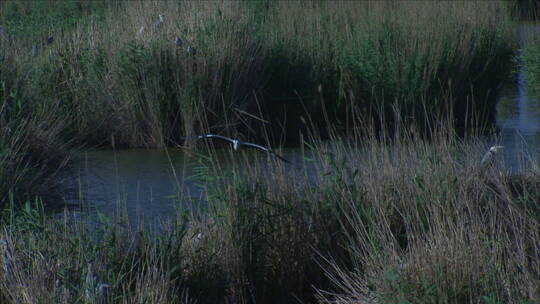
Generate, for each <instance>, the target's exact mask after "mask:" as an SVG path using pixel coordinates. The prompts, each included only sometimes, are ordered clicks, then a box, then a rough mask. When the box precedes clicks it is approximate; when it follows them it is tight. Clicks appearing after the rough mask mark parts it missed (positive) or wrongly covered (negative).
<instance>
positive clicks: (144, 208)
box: [66, 24, 540, 222]
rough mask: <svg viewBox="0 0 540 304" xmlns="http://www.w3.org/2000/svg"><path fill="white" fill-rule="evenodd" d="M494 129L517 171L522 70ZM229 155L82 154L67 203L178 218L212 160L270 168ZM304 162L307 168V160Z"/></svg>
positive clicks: (526, 142) (533, 111)
mask: <svg viewBox="0 0 540 304" xmlns="http://www.w3.org/2000/svg"><path fill="white" fill-rule="evenodd" d="M518 32H519V39H520V43H521V44H522V45H524V44H526V43H527V42H528V41H530V39H537V38H538V37H537V36H538V34H539V33H540V26H538V25H537V24H522V25H520V26H519V28H518ZM497 126H498V127H499V129H500V133H499V135H498V136H497V138H496V139H489V140H487V142H486V145H487V146H489V145H493V144H500V145H503V146H505V149H504V150H503V157H504V166H505V167H506V169H507V171H510V172H516V171H518V170H519V168H520V166H521V164H522V162H523V158H524V157H528V156H533V157H534V156H537V155H538V149H539V148H540V103H539V99H538V98H537V97H535V96H532V95H531V94H530V93H529V91H528V88H527V79H526V74H525V71H524V70H523V68H519V70H518V71H517V81H516V83H514V84H510V85H507V86H506V87H504V88H503V89H502V94H501V97H500V100H499V102H498V105H497ZM203 146H204V145H203ZM202 150H205V149H196V150H195V151H198V153H204V152H203V151H202ZM231 152H232V151H231V150H230V149H228V148H225V149H221V151H218V152H217V153H218V154H216V155H213V156H204V155H201V154H199V155H194V154H193V153H186V152H185V151H182V150H178V149H170V150H168V151H163V150H138V149H133V150H123V151H110V150H109V151H103V150H101V151H91V152H85V153H84V154H83V155H82V159H83V161H82V162H81V166H80V169H79V172H80V173H79V180H80V182H79V183H80V185H79V188H80V191H78V192H77V193H76V194H75V195H73V196H72V197H71V198H67V199H66V200H67V201H71V202H78V203H80V202H81V201H83V202H84V203H83V205H84V206H85V210H86V211H87V212H88V213H90V214H96V213H103V214H105V215H113V214H117V213H118V212H119V211H122V212H125V213H127V215H128V216H129V218H130V220H131V221H132V222H134V221H138V220H139V219H140V218H144V220H145V222H156V221H158V220H162V219H170V218H173V217H175V216H178V214H179V208H180V209H181V208H189V209H191V208H198V207H199V206H200V204H204V197H203V196H202V193H204V187H205V185H204V183H205V182H204V179H205V177H204V172H205V167H206V166H211V161H212V160H214V161H217V162H219V164H220V165H221V166H223V169H225V170H226V169H227V168H228V167H230V166H233V165H236V166H239V168H240V169H241V166H243V165H247V164H250V159H251V160H252V161H253V162H255V159H257V161H258V162H259V165H261V166H270V165H272V162H271V161H269V160H268V159H267V158H265V157H260V155H259V157H257V158H256V157H255V156H256V155H255V154H256V153H257V151H255V152H254V153H250V154H248V155H246V154H244V153H242V154H237V153H231ZM282 152H283V155H284V156H285V157H286V158H288V159H290V160H292V162H293V163H294V164H295V165H285V166H289V167H286V168H287V169H290V171H294V170H297V169H296V168H295V167H297V166H299V165H300V164H302V163H303V161H304V159H306V156H305V155H303V152H302V151H301V150H300V149H286V150H284V151H282ZM260 153H263V152H260ZM246 158H247V160H246ZM237 159H238V160H237ZM307 159H309V156H308V157H307ZM240 160H241V161H242V162H240ZM307 164H308V166H309V161H308V162H307ZM240 171H242V170H240ZM201 174H202V175H201ZM206 178H208V177H206ZM198 205H199V206H198Z"/></svg>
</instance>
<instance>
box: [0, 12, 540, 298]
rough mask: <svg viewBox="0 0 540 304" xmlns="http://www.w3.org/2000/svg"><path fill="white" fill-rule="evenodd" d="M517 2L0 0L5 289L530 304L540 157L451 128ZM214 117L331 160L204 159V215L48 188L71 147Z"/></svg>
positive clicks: (466, 118) (534, 289)
mask: <svg viewBox="0 0 540 304" xmlns="http://www.w3.org/2000/svg"><path fill="white" fill-rule="evenodd" d="M160 14H164V19H163V22H158V20H159V19H158V15H160ZM510 17H511V16H510V9H509V5H508V3H507V2H502V1H501V2H499V1H479V2H471V1H463V2H420V1H410V2H404V1H384V2H383V1H333V2H325V1H309V2H307V1H302V2H298V1H291V2H286V1H258V2H254V1H234V2H233V1H216V2H210V1H198V2H195V1H182V2H176V1H175V2H173V1H160V2H154V1H127V2H116V1H112V2H94V1H69V2H68V1H66V2H56V1H47V2H45V1H43V2H30V1H3V2H1V3H0V26H2V28H1V30H0V64H1V66H0V191H1V193H2V194H3V196H2V197H1V198H0V205H3V206H7V208H5V209H6V211H5V213H4V215H3V217H2V228H3V229H2V231H1V232H0V240H1V241H2V242H1V244H0V248H1V249H2V261H1V262H2V264H1V267H0V302H12V303H62V302H63V303H74V302H81V303H100V302H103V301H105V300H107V301H108V302H110V303H117V302H119V303H120V302H121V303H133V302H138V303H139V302H140V303H195V302H196V303H284V302H295V301H300V302H319V303H359V302H360V303H463V302H470V303H534V302H537V301H538V299H539V298H540V290H539V286H540V236H539V233H540V229H539V228H540V227H539V226H538V221H539V217H540V210H539V208H538V206H537V202H538V199H539V196H540V189H538V185H539V181H538V176H539V175H538V173H539V172H537V169H534V168H538V165H537V164H536V163H535V162H532V163H531V164H525V165H526V167H528V168H531V169H530V170H529V171H526V172H524V173H523V174H521V175H519V176H512V177H509V176H505V175H504V174H501V172H500V171H499V170H498V167H497V166H496V165H495V166H494V167H484V168H480V167H479V166H478V165H477V164H478V162H479V158H480V156H481V155H482V154H483V152H484V151H485V149H486V147H484V146H481V145H480V144H478V143H475V142H470V141H469V140H468V139H467V137H465V139H464V138H462V137H461V138H460V137H458V136H457V135H456V133H457V132H459V133H461V131H463V130H464V129H465V128H471V129H473V130H478V128H480V127H482V126H484V125H485V124H486V123H487V124H489V121H490V120H491V119H492V118H493V115H494V113H493V108H494V102H495V97H496V91H495V90H494V88H497V87H498V86H499V85H500V84H501V82H502V81H503V80H504V79H505V77H506V76H507V74H508V72H509V67H510V64H511V59H512V56H513V54H514V52H515V49H516V45H515V40H514V37H513V24H512V22H511V19H510ZM176 37H179V38H180V40H178V39H176ZM51 38H52V39H51ZM188 48H189V52H188ZM531 54H532V53H531ZM207 131H211V132H216V133H220V134H225V135H235V136H238V137H240V138H243V139H247V138H258V139H264V140H268V141H272V140H276V139H280V138H283V137H285V141H287V142H297V143H298V142H299V143H300V145H301V147H303V148H306V149H307V148H309V149H312V150H313V151H314V152H313V153H314V155H315V158H316V159H317V161H316V162H315V163H317V164H319V166H318V167H317V168H315V169H312V168H310V169H308V168H307V166H305V164H304V163H302V164H298V165H300V166H301V168H298V170H296V169H294V170H291V168H289V167H284V166H282V164H276V166H275V169H272V170H270V171H268V168H267V166H266V165H265V164H267V161H268V160H267V159H261V162H260V163H254V162H250V163H249V164H248V163H247V160H246V164H242V163H239V164H238V166H239V167H238V168H234V169H231V170H223V169H220V166H219V164H217V163H216V164H214V163H209V164H207V165H205V166H202V167H201V168H200V176H198V178H201V179H206V180H207V181H208V183H206V187H207V188H206V189H205V191H204V193H205V198H206V200H207V202H206V203H207V204H208V208H207V210H204V212H203V214H192V213H189V212H187V211H186V212H179V215H178V218H177V220H176V221H174V222H173V223H170V224H169V225H167V226H166V227H163V231H161V232H160V233H159V234H156V233H152V232H149V231H146V230H144V231H134V230H133V229H131V228H130V227H129V224H128V223H127V222H124V221H125V218H124V219H123V218H122V217H120V218H118V219H116V218H115V219H106V218H103V219H102V222H100V223H99V224H98V225H94V224H95V223H94V224H93V223H92V222H86V221H80V220H79V219H78V218H77V217H71V215H69V214H66V216H65V217H64V218H62V219H61V220H59V219H57V218H56V219H55V218H51V217H49V216H47V215H46V214H45V213H44V212H43V210H42V207H41V204H40V201H39V199H36V197H42V196H43V195H44V194H45V193H47V194H48V193H50V192H51V189H53V188H54V185H55V183H56V182H57V181H59V180H60V179H61V178H62V177H63V176H65V174H66V172H65V168H66V167H68V164H69V162H70V159H71V158H72V157H73V155H74V151H75V150H76V149H81V148H84V147H87V146H94V147H95V146H99V147H114V148H115V147H160V148H163V147H166V146H171V145H176V144H181V143H182V139H183V138H184V136H189V135H193V134H197V133H199V132H207ZM425 135H428V136H425ZM323 138H330V139H331V140H330V141H322V139H323ZM303 139H309V144H308V143H307V142H304V141H303ZM359 151H368V152H369V153H359ZM242 165H243V166H242ZM240 166H241V167H240ZM308 171H309V172H308ZM34 201H36V203H33V202H34ZM25 202H26V203H25ZM30 202H32V203H30ZM18 205H19V206H18Z"/></svg>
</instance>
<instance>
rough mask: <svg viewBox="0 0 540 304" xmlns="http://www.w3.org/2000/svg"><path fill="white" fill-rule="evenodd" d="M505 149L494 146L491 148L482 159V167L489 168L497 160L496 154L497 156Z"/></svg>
mask: <svg viewBox="0 0 540 304" xmlns="http://www.w3.org/2000/svg"><path fill="white" fill-rule="evenodd" d="M502 148H504V147H503V146H493V147H491V148H489V150H488V151H487V152H486V154H485V155H484V157H482V160H481V161H480V165H482V166H484V167H486V166H489V165H491V164H492V163H493V160H494V159H495V154H497V152H498V151H499V150H500V149H502Z"/></svg>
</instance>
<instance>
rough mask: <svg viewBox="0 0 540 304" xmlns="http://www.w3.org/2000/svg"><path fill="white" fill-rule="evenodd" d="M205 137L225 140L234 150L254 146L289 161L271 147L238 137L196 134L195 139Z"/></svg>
mask: <svg viewBox="0 0 540 304" xmlns="http://www.w3.org/2000/svg"><path fill="white" fill-rule="evenodd" d="M205 138H215V139H219V140H223V141H226V142H228V143H230V144H232V145H233V149H234V151H238V150H239V149H240V148H241V147H242V146H246V147H251V148H255V149H259V150H262V151H265V152H268V153H270V154H272V155H273V156H275V157H277V158H279V159H280V160H282V161H284V162H286V163H288V162H289V161H288V160H287V159H285V158H284V157H282V156H280V155H278V154H276V153H275V152H274V151H272V150H271V149H269V148H266V147H263V146H260V145H257V144H254V143H250V142H244V141H240V140H238V139H233V138H229V137H225V136H221V135H214V134H206V135H199V136H197V139H205Z"/></svg>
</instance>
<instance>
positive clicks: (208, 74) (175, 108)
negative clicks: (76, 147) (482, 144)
mask: <svg viewBox="0 0 540 304" xmlns="http://www.w3.org/2000/svg"><path fill="white" fill-rule="evenodd" d="M5 5H7V4H5ZM18 5H19V6H23V7H24V3H23V2H20V3H19V4H18ZM79 6H80V5H79ZM80 9H81V10H82V11H83V12H84V11H86V10H89V11H94V10H95V11H96V13H94V14H84V13H82V15H81V16H80V18H77V19H76V21H69V20H68V21H66V24H65V25H61V24H60V25H58V24H57V23H49V22H48V21H47V20H56V19H58V18H55V17H54V16H55V15H54V14H53V12H57V11H59V12H62V11H63V10H60V9H58V10H54V9H52V11H51V14H52V15H51V16H50V18H48V19H47V18H44V19H43V20H42V19H39V20H41V22H40V25H42V27H44V28H48V29H49V32H50V34H51V35H53V36H54V37H55V42H54V43H53V44H51V45H48V46H46V47H44V48H43V49H42V50H41V51H40V52H39V53H38V54H37V55H34V56H33V55H32V51H31V47H30V45H31V44H32V43H34V42H33V41H31V40H32V39H34V38H33V37H30V36H28V37H26V36H17V35H14V36H13V37H12V36H9V38H5V39H2V41H4V46H5V49H6V50H5V51H4V52H5V53H6V54H5V57H9V58H13V60H14V63H15V66H16V67H17V68H18V69H19V70H20V71H21V72H20V73H21V74H19V76H18V77H17V78H20V77H22V75H32V77H30V79H29V80H30V82H31V83H32V85H30V86H29V87H28V88H25V90H28V91H30V92H28V93H29V94H30V96H33V97H32V98H31V99H32V100H33V101H32V102H33V103H37V104H43V105H44V106H46V105H47V104H48V103H50V102H52V101H55V100H60V101H61V102H62V105H63V110H64V111H63V115H66V116H68V117H70V118H73V119H74V124H73V125H72V126H71V130H70V131H71V133H72V134H74V135H76V136H77V137H78V138H79V139H80V140H81V141H82V142H84V143H89V144H98V145H110V144H111V142H112V138H113V137H114V139H115V140H114V141H115V144H117V145H118V146H127V147H135V146H143V147H163V146H164V145H168V144H171V143H174V142H179V141H180V139H181V137H182V136H186V135H187V136H189V135H192V134H194V133H198V132H202V131H212V132H222V133H229V134H234V133H242V134H243V136H245V137H251V138H259V139H261V138H263V139H264V137H262V136H261V130H262V129H267V130H269V129H270V130H271V131H272V132H270V135H271V136H272V138H274V139H275V138H280V136H281V133H283V132H285V134H286V135H287V136H286V139H287V140H288V141H298V139H299V135H298V129H299V128H300V129H301V128H303V126H302V124H301V121H300V116H306V115H307V114H309V115H310V116H312V117H313V118H314V120H315V121H319V120H320V118H322V116H323V111H326V112H327V113H328V114H329V115H330V117H331V118H332V119H331V121H332V123H333V124H337V125H344V126H346V125H347V121H348V119H349V118H350V117H348V116H350V115H351V114H350V113H351V112H352V111H353V109H355V108H358V109H361V113H362V114H370V115H375V116H378V114H377V113H375V114H374V113H372V112H373V111H371V110H372V109H374V108H383V109H385V110H386V111H391V106H392V105H393V104H395V103H397V104H398V105H399V107H400V109H401V110H402V111H403V112H404V113H403V114H404V115H403V116H404V117H406V116H408V115H412V116H414V117H415V119H416V120H418V121H426V120H430V117H429V115H426V113H431V112H433V111H437V112H444V111H447V110H448V109H450V108H452V109H455V115H456V118H457V119H459V120H460V121H461V122H462V124H465V121H468V120H469V119H470V118H471V117H472V116H471V117H468V116H467V115H469V114H470V113H474V114H475V115H477V116H478V117H479V119H477V122H481V121H484V120H485V118H489V117H490V114H491V113H493V111H492V106H493V104H492V100H493V99H492V98H490V97H493V95H494V92H493V88H495V87H497V85H498V84H499V83H500V82H501V81H502V79H504V77H505V75H506V72H507V70H508V64H509V62H510V57H511V55H512V53H513V48H514V42H513V37H512V31H511V27H512V23H511V21H510V19H509V18H510V12H509V9H508V8H507V5H506V4H504V3H503V2H460V3H446V2H437V3H431V2H425V3H424V2H412V3H400V2H380V1H371V2H370V1H367V2H348V1H340V2H337V3H335V5H334V3H332V5H330V4H329V3H325V2H319V1H310V2H307V3H305V4H302V5H300V4H299V3H297V2H276V3H272V2H264V1H263V2H258V3H249V2H228V1H217V2H180V3H176V2H168V1H159V2H149V1H140V2H129V3H123V4H121V5H120V4H118V3H117V4H111V5H110V6H105V7H104V8H102V7H98V8H95V9H94V10H92V8H84V7H80ZM67 11H70V9H69V8H68V9H67ZM9 12H10V10H7V9H6V13H4V14H3V16H2V19H3V20H5V22H6V23H5V24H6V27H7V28H8V29H10V28H11V26H12V25H11V23H10V22H11V21H12V20H14V19H16V18H15V17H14V16H11V15H10V13H9ZM448 12H452V13H448ZM161 13H164V14H165V21H164V23H163V25H162V26H161V27H160V28H159V30H157V29H154V28H153V24H154V22H156V20H157V16H158V15H159V14H161ZM75 15H77V14H75ZM39 20H38V21H39ZM70 20H71V19H70ZM300 20H302V22H300ZM8 21H9V22H8ZM36 22H37V21H36ZM55 22H59V21H55ZM36 26H37V25H36ZM141 27H142V28H143V30H142V31H141V32H139V31H140V29H141ZM23 28H26V29H27V31H28V29H29V28H32V26H31V25H26V24H25V25H24V27H23ZM15 29H17V28H15ZM175 36H179V37H181V39H182V40H183V45H182V46H181V47H176V46H175V45H174V43H173V41H174V37H175ZM188 46H191V47H194V48H195V49H196V50H197V53H196V54H195V55H189V54H187V52H186V48H187V47H188ZM3 49H4V48H3ZM15 54H17V55H16V56H15ZM321 95H322V98H323V99H324V100H326V101H327V102H326V103H325V104H323V103H322V102H321ZM245 113H248V114H251V115H255V116H257V117H261V116H262V118H264V119H265V120H269V121H270V128H269V126H267V125H262V124H261V121H260V120H256V119H253V117H252V116H249V115H246V114H245ZM405 113H408V114H407V115H405ZM466 113H469V114H466ZM470 115H472V114H470ZM419 125H420V124H419ZM319 127H320V128H326V126H324V125H322V124H321V125H320V126H319Z"/></svg>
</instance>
